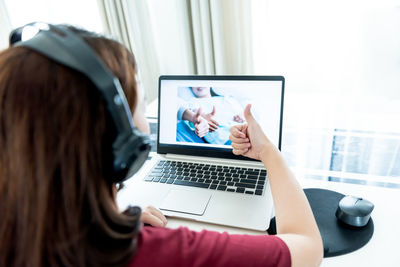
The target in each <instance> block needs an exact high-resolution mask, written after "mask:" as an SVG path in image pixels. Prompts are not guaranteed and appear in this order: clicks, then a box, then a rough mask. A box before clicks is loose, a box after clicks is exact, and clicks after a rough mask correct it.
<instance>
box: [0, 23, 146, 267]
mask: <svg viewBox="0 0 400 267" xmlns="http://www.w3.org/2000/svg"><path fill="white" fill-rule="evenodd" d="M71 29H72V30H74V31H75V32H76V33H77V34H79V35H81V36H82V38H84V39H85V40H86V41H87V42H88V43H89V45H90V46H91V47H92V48H93V49H94V50H95V51H96V52H97V53H98V55H99V56H100V57H101V58H102V59H103V61H104V62H105V64H106V65H107V66H108V67H109V68H110V70H111V71H112V72H113V73H114V74H115V75H116V76H117V77H118V78H119V80H120V82H121V84H122V87H123V88H124V91H125V94H126V96H127V99H128V102H129V104H130V107H131V110H132V112H133V111H134V109H135V106H136V101H137V95H136V81H135V74H136V64H135V59H134V57H133V55H132V54H131V53H130V52H129V51H128V50H127V49H126V48H125V47H123V46H122V45H121V44H119V43H117V42H115V41H112V40H109V39H106V38H103V37H100V36H96V35H94V34H91V33H88V32H85V31H82V30H77V29H75V28H72V27H71ZM114 135H115V128H114V125H113V123H112V121H111V119H110V116H109V115H108V113H107V112H106V109H105V105H104V102H103V99H102V97H101V95H100V94H99V92H98V90H97V89H96V88H95V87H94V85H93V84H92V83H91V82H90V81H89V80H88V79H87V78H86V77H84V76H83V75H82V74H80V73H78V72H76V71H73V70H71V69H69V68H67V67H64V66H61V65H59V64H57V63H55V62H53V61H51V60H49V59H47V58H46V57H44V56H42V55H40V54H38V53H36V52H34V51H32V50H30V49H27V48H24V47H10V48H8V49H6V50H4V51H2V52H1V53H0V218H1V219H0V266H34V267H36V266H124V265H126V264H127V263H128V262H129V261H130V260H131V259H132V258H133V256H134V252H135V249H136V242H135V240H136V234H137V232H138V231H139V216H140V210H138V209H130V210H128V211H127V212H125V213H120V212H118V209H117V207H116V204H115V200H114V194H113V184H112V183H111V182H110V180H111V179H109V178H110V176H111V175H112V171H111V168H112V158H111V155H112V153H111V144H112V140H113V138H114Z"/></svg>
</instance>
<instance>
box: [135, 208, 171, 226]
mask: <svg viewBox="0 0 400 267" xmlns="http://www.w3.org/2000/svg"><path fill="white" fill-rule="evenodd" d="M140 221H141V222H142V223H145V224H150V225H151V226H157V227H165V226H166V225H167V222H168V221H167V218H165V216H164V214H162V212H161V211H160V210H159V209H157V208H155V207H153V206H148V207H146V208H145V209H144V210H143V211H142V215H141V216H140Z"/></svg>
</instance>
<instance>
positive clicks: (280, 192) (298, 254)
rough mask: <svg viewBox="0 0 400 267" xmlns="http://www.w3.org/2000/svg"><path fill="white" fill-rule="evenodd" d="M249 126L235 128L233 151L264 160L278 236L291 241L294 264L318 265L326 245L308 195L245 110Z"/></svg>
mask: <svg viewBox="0 0 400 267" xmlns="http://www.w3.org/2000/svg"><path fill="white" fill-rule="evenodd" d="M244 114H245V117H246V120H247V124H246V125H238V126H234V127H232V128H231V136H230V139H231V141H232V147H233V153H234V154H236V155H244V156H247V157H250V158H254V159H259V160H261V161H262V162H263V163H264V165H265V167H266V169H267V173H268V177H269V182H270V186H271V191H272V196H273V199H274V206H275V216H276V224H277V232H278V236H279V237H280V238H281V239H282V240H283V241H284V242H285V243H286V244H287V246H288V247H289V250H290V254H291V257H292V266H318V265H319V264H320V263H321V260H322V255H323V246H322V239H321V235H320V233H319V230H318V226H317V224H316V222H315V219H314V216H313V213H312V210H311V208H310V205H309V204H308V201H307V198H306V196H305V194H304V192H303V190H302V188H301V186H300V185H299V184H298V182H297V181H296V179H295V177H294V175H293V174H292V172H291V171H290V169H289V167H288V166H287V165H286V163H285V161H284V160H283V158H282V156H281V153H280V152H279V150H278V149H277V148H276V147H275V146H274V145H273V144H272V143H271V141H270V140H269V139H268V138H267V137H266V136H265V134H264V133H263V131H262V129H261V127H260V126H259V124H258V123H257V122H256V121H255V119H254V118H253V116H252V115H251V112H250V105H248V106H247V107H246V109H245V113H244Z"/></svg>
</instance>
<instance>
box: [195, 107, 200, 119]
mask: <svg viewBox="0 0 400 267" xmlns="http://www.w3.org/2000/svg"><path fill="white" fill-rule="evenodd" d="M200 115H201V108H199V109H198V110H197V112H196V114H195V115H194V121H195V122H200Z"/></svg>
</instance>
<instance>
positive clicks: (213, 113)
mask: <svg viewBox="0 0 400 267" xmlns="http://www.w3.org/2000/svg"><path fill="white" fill-rule="evenodd" d="M215 112H216V110H215V106H213V109H212V111H211V115H212V116H214V115H215Z"/></svg>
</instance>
